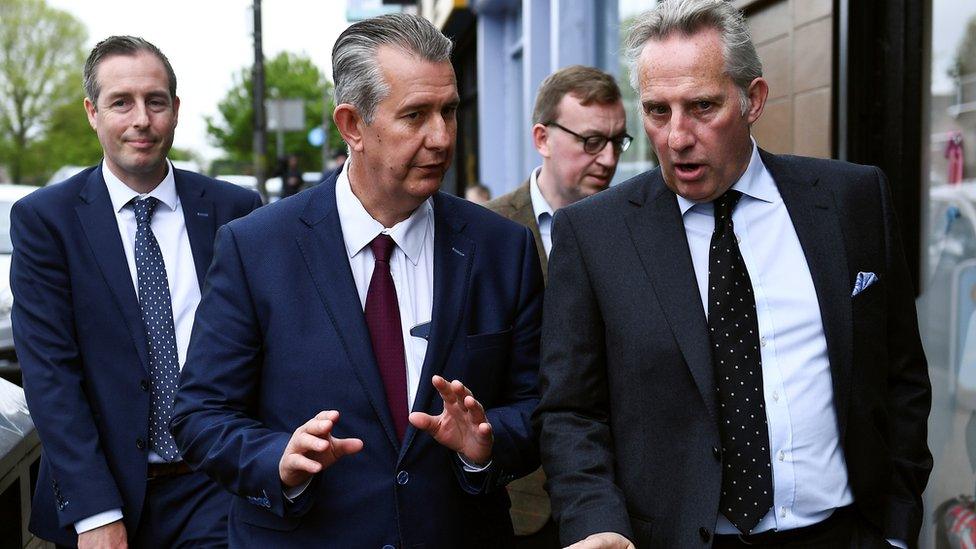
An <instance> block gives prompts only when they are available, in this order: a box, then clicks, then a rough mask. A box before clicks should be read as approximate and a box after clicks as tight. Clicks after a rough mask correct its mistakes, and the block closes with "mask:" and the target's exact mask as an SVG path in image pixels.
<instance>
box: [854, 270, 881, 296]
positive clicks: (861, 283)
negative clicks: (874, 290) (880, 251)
mask: <svg viewBox="0 0 976 549" xmlns="http://www.w3.org/2000/svg"><path fill="white" fill-rule="evenodd" d="M877 281H878V275H876V274H874V273H865V272H863V271H862V272H860V273H857V280H855V281H854V291H852V292H851V297H854V296H856V295H857V294H859V293H861V292H863V291H864V290H867V289H868V287H869V286H871V285H872V284H874V283H875V282H877Z"/></svg>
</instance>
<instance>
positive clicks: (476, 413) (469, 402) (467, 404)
mask: <svg viewBox="0 0 976 549" xmlns="http://www.w3.org/2000/svg"><path fill="white" fill-rule="evenodd" d="M464 408H465V409H466V410H467V411H468V413H469V414H470V415H471V421H472V422H474V423H484V422H485V421H486V420H487V418H486V417H485V408H484V406H482V405H481V403H480V402H478V399H476V398H474V397H473V396H471V395H468V396H466V397H464Z"/></svg>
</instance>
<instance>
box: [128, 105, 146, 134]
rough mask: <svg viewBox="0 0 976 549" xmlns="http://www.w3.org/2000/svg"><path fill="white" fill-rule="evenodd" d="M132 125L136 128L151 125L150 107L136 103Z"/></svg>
mask: <svg viewBox="0 0 976 549" xmlns="http://www.w3.org/2000/svg"><path fill="white" fill-rule="evenodd" d="M132 125H133V126H134V127H136V128H144V127H146V126H148V125H149V107H147V106H146V104H145V103H140V102H136V104H135V106H134V107H133V108H132Z"/></svg>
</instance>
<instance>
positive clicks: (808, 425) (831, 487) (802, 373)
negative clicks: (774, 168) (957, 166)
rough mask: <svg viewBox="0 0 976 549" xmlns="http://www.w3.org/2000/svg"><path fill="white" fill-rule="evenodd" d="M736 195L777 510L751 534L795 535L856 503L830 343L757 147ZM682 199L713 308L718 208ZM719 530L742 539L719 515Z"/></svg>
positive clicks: (698, 271) (699, 274)
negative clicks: (711, 263) (712, 249)
mask: <svg viewBox="0 0 976 549" xmlns="http://www.w3.org/2000/svg"><path fill="white" fill-rule="evenodd" d="M732 188H733V189H735V190H737V191H740V192H742V194H743V196H742V199H741V200H740V201H739V204H738V205H737V206H736V208H735V210H734V211H733V214H732V222H733V225H734V227H735V234H736V239H737V240H738V241H739V249H740V250H741V252H742V258H743V260H744V261H745V264H746V268H747V269H748V270H749V277H750V279H751V280H752V287H753V292H754V294H755V297H756V310H757V314H758V317H759V318H758V320H759V335H760V338H759V342H760V352H761V359H762V372H763V391H764V393H765V395H764V397H765V403H766V415H767V419H768V426H769V444H770V446H769V448H770V459H771V461H772V471H773V507H772V508H771V509H770V511H769V512H768V513H767V514H766V516H765V517H763V519H762V520H761V521H760V522H759V524H758V525H757V526H756V528H755V529H754V530H753V533H758V532H763V531H766V530H771V529H777V530H792V529H795V528H802V527H804V526H810V525H812V524H816V523H818V522H820V521H823V520H825V519H826V518H828V517H829V516H830V515H831V513H832V512H833V510H834V509H836V508H839V507H843V506H845V505H848V504H850V503H852V502H853V501H854V498H853V496H852V495H851V489H850V485H849V482H848V473H847V464H846V462H845V460H844V455H843V451H842V449H841V446H840V438H839V433H838V428H837V416H836V414H835V412H834V403H833V400H834V395H833V387H832V385H831V373H830V363H829V360H828V358H827V340H826V339H825V337H824V330H823V320H822V319H821V317H820V306H819V303H818V301H817V294H816V291H815V289H814V286H813V279H812V277H811V275H810V269H809V267H808V265H807V260H806V256H805V255H804V254H803V249H802V248H801V247H800V241H799V239H798V238H797V235H796V230H795V229H794V228H793V222H792V221H791V219H790V215H789V212H787V210H786V205H785V204H784V203H783V198H782V197H781V196H780V194H779V190H778V189H777V187H776V183H775V182H774V181H773V178H772V176H771V175H770V173H769V172H768V171H767V170H766V167H765V165H763V162H762V159H761V158H760V156H759V150H758V148H757V147H756V145H755V143H753V150H752V158H751V160H750V162H749V166H748V168H747V169H746V171H745V173H744V174H743V175H742V177H741V178H739V180H738V181H736V182H735V184H734V185H733V186H732ZM677 198H678V205H679V207H680V209H681V214H682V219H683V221H684V226H685V234H686V235H687V237H688V245H689V247H690V249H691V257H692V263H693V264H694V268H695V277H696V279H697V283H698V290H699V293H700V295H701V300H702V306H703V307H704V309H705V311H708V299H707V298H708V250H709V245H710V241H711V236H712V231H713V229H714V226H715V221H714V217H713V208H712V204H711V203H703V204H696V203H694V202H691V201H688V200H686V199H684V198H682V197H680V196H679V197H677ZM715 531H716V533H718V534H737V533H738V530H736V528H735V527H734V526H732V524H731V523H730V522H729V521H728V519H727V518H725V516H723V515H721V514H720V515H719V516H718V521H717V524H716V529H715Z"/></svg>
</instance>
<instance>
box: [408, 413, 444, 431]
mask: <svg viewBox="0 0 976 549" xmlns="http://www.w3.org/2000/svg"><path fill="white" fill-rule="evenodd" d="M407 421H409V422H410V425H413V426H414V427H416V428H417V429H420V430H421V431H434V430H436V428H437V423H438V421H437V418H436V417H434V416H432V415H430V414H425V413H424V412H411V413H410V415H409V416H407Z"/></svg>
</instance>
